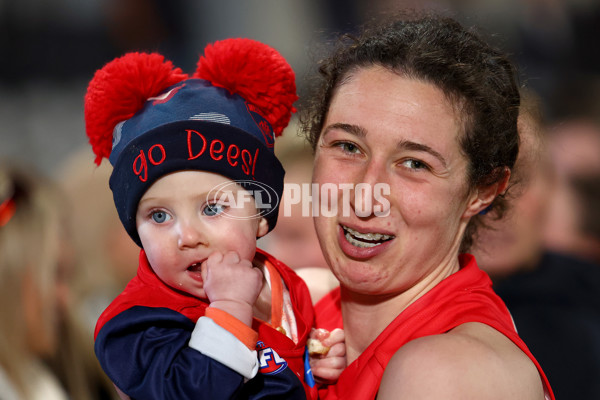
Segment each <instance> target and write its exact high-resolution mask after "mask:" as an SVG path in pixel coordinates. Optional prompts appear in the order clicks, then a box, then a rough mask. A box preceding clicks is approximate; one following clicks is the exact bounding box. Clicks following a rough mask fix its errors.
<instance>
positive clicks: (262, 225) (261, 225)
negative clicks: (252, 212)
mask: <svg viewBox="0 0 600 400" xmlns="http://www.w3.org/2000/svg"><path fill="white" fill-rule="evenodd" d="M267 232H269V223H268V222H267V219H266V218H265V217H261V218H260V220H259V221H258V228H257V229H256V237H257V238H259V237H263V236H265V235H266V234H267Z"/></svg>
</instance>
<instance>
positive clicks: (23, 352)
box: [0, 163, 67, 400]
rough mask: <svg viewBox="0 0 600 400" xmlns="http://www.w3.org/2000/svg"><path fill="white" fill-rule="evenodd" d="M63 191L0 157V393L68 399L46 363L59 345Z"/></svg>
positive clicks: (12, 396)
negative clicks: (3, 160) (61, 192)
mask: <svg viewBox="0 0 600 400" xmlns="http://www.w3.org/2000/svg"><path fill="white" fill-rule="evenodd" d="M61 201H62V200H61V197H60V195H59V192H58V190H57V189H56V187H55V186H54V185H53V184H51V183H50V182H48V181H47V180H45V179H44V178H42V177H41V176H39V175H37V174H36V173H32V172H31V169H30V167H27V168H26V167H20V166H14V165H11V164H8V163H0V297H1V303H2V306H1V308H0V310H1V312H0V397H1V398H2V399H6V400H16V399H28V400H29V399H32V400H36V399H48V400H59V399H67V394H66V392H65V390H64V388H63V387H62V386H61V384H60V383H59V381H58V379H57V378H56V376H55V375H54V374H53V373H52V372H51V371H50V369H49V368H47V366H46V365H45V363H44V360H45V359H47V358H50V357H52V356H53V355H54V354H55V352H56V351H57V345H58V340H59V337H58V336H59V324H58V320H59V316H60V314H59V308H60V304H59V302H61V301H64V297H65V295H66V294H67V293H66V285H65V282H64V281H63V280H62V274H63V271H62V270H61V269H62V266H61V257H63V254H64V253H62V252H63V245H64V243H63V242H61V240H62V238H64V236H63V232H61V230H62V228H61V225H62V223H63V222H64V221H62V220H61V219H62V214H61V212H60V211H59V210H60V209H61Z"/></svg>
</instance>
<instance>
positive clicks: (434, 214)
mask: <svg viewBox="0 0 600 400" xmlns="http://www.w3.org/2000/svg"><path fill="white" fill-rule="evenodd" d="M460 131H461V126H460V122H459V120H457V118H456V116H455V111H454V109H453V108H452V105H451V104H450V103H449V101H448V100H447V99H446V98H445V97H444V95H443V93H442V92H441V91H440V90H439V89H438V88H437V87H435V86H433V85H431V84H429V83H425V82H423V81H419V80H414V79H409V78H405V77H402V76H399V75H397V74H395V73H392V72H390V71H389V70H387V69H384V68H382V67H376V66H373V67H369V68H363V69H359V70H357V71H356V72H355V73H353V74H352V76H351V77H350V78H349V79H347V80H346V81H345V83H344V84H342V85H341V86H340V87H338V89H337V92H336V93H335V95H334V97H333V99H332V102H331V106H330V109H329V112H328V115H327V118H326V120H325V124H324V128H323V131H322V133H321V137H320V140H319V143H318V144H317V148H316V159H315V168H314V175H313V181H314V182H315V183H317V184H319V186H320V187H321V188H322V189H321V195H323V193H324V192H326V190H324V189H323V186H322V185H324V184H334V185H335V187H336V188H337V199H334V200H331V202H332V203H336V204H337V213H327V212H326V213H325V215H324V213H323V212H320V213H319V215H318V216H315V226H316V229H317V233H318V236H319V241H320V244H321V247H322V248H323V251H324V254H325V257H326V259H327V260H328V263H329V264H330V266H331V268H332V271H333V272H334V274H335V275H336V276H337V277H338V279H340V281H341V283H342V285H344V286H345V287H348V288H351V289H352V290H354V291H356V292H359V293H364V294H384V295H386V294H395V293H399V292H402V291H404V290H406V289H408V288H410V287H413V286H415V285H416V284H417V282H425V283H423V284H424V285H426V282H427V280H428V279H429V278H426V277H427V276H430V277H433V276H435V272H436V271H442V270H443V268H455V267H457V254H458V248H459V244H460V241H461V239H462V234H463V232H464V229H465V226H466V224H467V222H468V220H469V218H470V217H471V216H472V215H474V214H476V213H477V212H478V211H479V210H480V209H482V208H483V207H481V205H480V204H479V202H478V201H477V197H478V196H477V192H476V191H471V190H469V188H468V186H467V181H466V177H467V159H466V158H465V156H464V155H462V154H461V151H460V148H459V141H458V136H459V133H460ZM360 183H362V184H363V186H362V188H361V190H354V189H348V188H349V187H352V188H355V187H356V185H357V184H360ZM376 184H378V186H375V185H376ZM388 188H389V190H388ZM344 192H346V196H344ZM322 197H323V196H322ZM344 197H345V198H344ZM321 201H325V200H323V198H322V199H321ZM329 206H332V204H329ZM332 214H334V215H332Z"/></svg>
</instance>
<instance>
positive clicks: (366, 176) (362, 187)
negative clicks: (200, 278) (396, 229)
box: [351, 160, 390, 218]
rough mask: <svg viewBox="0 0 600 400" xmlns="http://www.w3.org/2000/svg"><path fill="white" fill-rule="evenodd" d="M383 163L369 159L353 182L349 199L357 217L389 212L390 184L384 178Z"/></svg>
mask: <svg viewBox="0 0 600 400" xmlns="http://www.w3.org/2000/svg"><path fill="white" fill-rule="evenodd" d="M385 176H386V169H385V165H384V164H383V163H381V162H376V161H374V160H371V161H370V162H369V163H368V164H367V165H366V166H365V170H364V173H363V174H361V176H360V179H359V180H358V181H357V182H355V183H354V188H353V190H352V196H351V201H352V202H353V203H352V208H353V210H354V213H355V214H356V216H357V217H361V218H366V217H370V216H372V215H375V216H385V215H386V214H387V213H388V212H389V206H390V203H389V200H388V198H387V196H388V195H389V194H390V185H389V183H388V182H387V179H386V177H385Z"/></svg>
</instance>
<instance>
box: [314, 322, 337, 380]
mask: <svg viewBox="0 0 600 400" xmlns="http://www.w3.org/2000/svg"><path fill="white" fill-rule="evenodd" d="M308 340H309V343H308V344H309V357H310V368H311V370H312V373H313V375H314V376H315V379H316V380H317V381H319V382H323V383H333V382H335V381H336V380H337V379H338V378H339V377H340V375H341V373H342V371H343V370H344V368H346V342H345V337H344V331H343V330H342V329H334V330H333V331H331V333H330V332H328V331H327V330H325V329H313V330H312V331H311V332H310V337H309V339H308ZM311 341H313V342H312V343H311ZM315 344H316V346H315ZM311 347H314V349H315V350H316V351H313V352H312V353H311ZM327 349H328V350H327Z"/></svg>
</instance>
